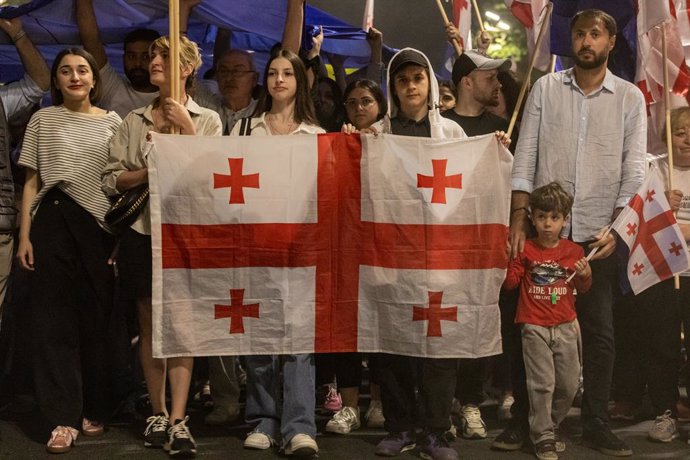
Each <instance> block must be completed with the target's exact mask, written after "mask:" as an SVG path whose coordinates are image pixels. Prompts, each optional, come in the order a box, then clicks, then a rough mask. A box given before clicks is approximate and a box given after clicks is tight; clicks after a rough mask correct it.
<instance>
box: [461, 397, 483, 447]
mask: <svg viewBox="0 0 690 460" xmlns="http://www.w3.org/2000/svg"><path fill="white" fill-rule="evenodd" d="M460 423H461V424H462V437H463V438H465V439H484V438H486V424H485V423H484V420H482V413H481V412H480V411H479V408H478V407H477V406H475V405H474V404H467V405H464V406H462V410H461V411H460Z"/></svg>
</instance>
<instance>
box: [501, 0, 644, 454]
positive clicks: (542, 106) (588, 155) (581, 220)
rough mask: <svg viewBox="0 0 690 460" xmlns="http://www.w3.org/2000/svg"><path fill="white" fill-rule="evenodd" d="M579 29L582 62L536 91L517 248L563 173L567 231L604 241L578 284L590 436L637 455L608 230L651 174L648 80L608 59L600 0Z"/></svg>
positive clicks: (514, 214) (611, 34)
mask: <svg viewBox="0 0 690 460" xmlns="http://www.w3.org/2000/svg"><path fill="white" fill-rule="evenodd" d="M570 32H571V39H572V49H573V56H574V59H575V66H574V67H573V68H571V69H568V70H565V71H563V72H558V73H552V74H549V75H546V76H544V77H542V78H540V79H539V80H538V81H537V82H536V83H535V85H534V89H533V90H532V93H531V94H530V96H529V99H528V100H527V105H526V108H525V112H524V116H523V120H522V126H521V129H520V140H519V142H518V145H517V148H516V151H515V162H514V164H513V197H512V203H511V209H512V211H511V222H510V244H511V256H512V257H513V258H515V257H517V256H518V254H519V253H521V252H522V251H523V249H524V244H525V238H526V236H527V233H528V231H529V221H528V215H529V210H528V200H529V194H530V193H531V191H532V190H533V189H535V188H537V187H540V186H542V185H545V184H547V183H549V182H552V181H555V182H558V183H559V184H560V185H561V186H562V187H563V188H564V189H565V190H566V191H567V192H568V193H570V194H571V195H573V196H574V197H575V201H574V204H573V209H572V213H571V215H570V216H569V222H568V223H567V225H566V226H565V227H564V229H563V232H562V233H561V236H562V237H566V238H569V239H571V240H573V241H575V242H576V243H578V244H580V245H581V246H582V247H583V248H584V249H585V252H589V251H592V250H593V249H596V250H598V252H597V253H596V254H595V255H594V257H592V259H591V262H590V264H591V267H592V274H593V275H592V276H593V285H592V289H591V290H590V291H589V292H587V293H584V294H582V293H581V294H579V295H578V296H577V304H576V307H577V316H578V321H579V322H580V327H581V328H582V342H583V343H582V345H583V366H584V367H583V372H584V396H583V400H582V425H583V430H582V441H583V444H585V445H588V446H590V447H593V448H595V449H597V450H599V451H600V452H602V453H604V454H606V455H612V456H630V455H632V450H631V449H630V448H629V447H628V446H627V445H626V444H625V442H623V441H622V440H621V439H619V438H618V437H617V436H616V435H615V434H613V433H612V432H611V429H610V428H609V425H608V421H607V420H608V414H607V405H608V400H609V391H610V387H611V377H612V373H613V361H614V355H615V351H614V336H613V324H612V303H613V302H612V300H613V299H612V297H613V293H614V291H613V290H614V289H615V287H616V286H617V276H616V275H617V264H616V259H615V257H613V256H612V254H613V253H614V250H615V248H616V238H615V236H614V235H613V234H610V233H606V232H605V231H604V230H605V228H606V227H607V226H608V225H609V224H610V223H611V222H612V221H613V219H615V217H616V216H617V215H618V214H619V212H620V211H621V209H622V208H623V207H624V206H625V205H626V203H627V202H628V201H629V199H630V198H631V197H632V196H633V195H634V194H635V192H636V191H637V189H638V187H639V186H640V184H641V183H642V180H643V179H644V175H645V169H646V168H645V166H646V165H645V155H646V154H645V152H646V141H647V115H646V110H645V103H644V97H643V95H642V93H641V92H640V90H639V89H637V87H635V86H634V85H632V84H630V83H628V82H626V81H624V80H622V79H620V78H618V77H616V76H614V75H613V74H612V73H611V72H610V71H609V70H608V69H607V68H606V64H607V62H608V56H609V53H610V52H611V50H612V49H613V46H614V45H615V42H616V33H617V28H616V22H615V20H614V19H613V18H612V17H611V16H610V15H608V14H606V13H604V12H603V11H600V10H593V9H592V10H585V11H580V12H578V13H577V14H576V15H575V16H574V17H573V18H572V20H571V22H570ZM516 365H517V364H516ZM578 365H579V363H573V366H578ZM518 383H519V382H514V383H513V384H514V385H516V384H518ZM528 384H529V382H528ZM523 385H524V382H523ZM516 404H517V403H516ZM523 439H526V437H525V433H519V432H517V431H513V432H510V430H506V431H504V432H503V433H502V434H501V435H499V437H498V438H496V440H495V441H494V444H493V445H494V447H497V448H502V449H504V450H508V448H512V449H513V450H514V449H516V448H518V449H519V448H520V447H521V445H522V441H523ZM557 444H558V443H557ZM561 447H564V445H563V444H561Z"/></svg>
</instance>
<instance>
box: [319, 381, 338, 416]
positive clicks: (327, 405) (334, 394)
mask: <svg viewBox="0 0 690 460" xmlns="http://www.w3.org/2000/svg"><path fill="white" fill-rule="evenodd" d="M323 408H324V409H326V410H327V411H330V412H338V411H339V410H340V409H342V408H343V400H342V398H341V397H340V393H338V389H337V388H336V387H335V385H328V393H327V394H326V400H325V401H324V403H323Z"/></svg>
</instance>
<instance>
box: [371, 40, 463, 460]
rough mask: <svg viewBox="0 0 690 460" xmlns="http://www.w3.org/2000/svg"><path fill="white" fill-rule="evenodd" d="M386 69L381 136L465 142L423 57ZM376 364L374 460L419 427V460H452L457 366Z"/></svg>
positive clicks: (403, 57)
mask: <svg viewBox="0 0 690 460" xmlns="http://www.w3.org/2000/svg"><path fill="white" fill-rule="evenodd" d="M388 69H389V71H388V85H389V87H388V100H389V104H388V115H386V117H385V118H384V120H383V132H384V133H392V134H398V135H402V136H417V137H432V138H438V139H451V138H465V137H467V136H466V135H465V132H464V131H463V130H462V128H461V127H460V126H459V125H458V124H457V123H455V122H453V121H451V120H448V119H447V118H443V117H442V116H441V113H440V111H439V109H438V107H437V106H436V101H438V82H437V81H436V77H435V76H434V72H433V70H432V68H431V64H430V63H429V60H428V59H427V57H426V56H425V55H424V54H422V53H421V52H419V51H417V50H415V49H412V48H404V49H402V50H400V51H399V52H398V53H397V54H396V55H395V56H393V59H392V60H391V61H390V64H389V68H388ZM380 362H381V371H380V377H379V379H380V384H381V400H382V403H383V414H384V417H385V419H386V422H385V425H384V427H385V428H386V430H387V431H388V432H389V434H388V435H387V436H386V437H385V438H384V439H383V440H382V441H381V442H380V443H379V444H378V445H377V446H376V454H377V455H382V456H388V457H392V456H395V455H398V454H400V453H402V452H405V451H407V450H411V449H414V448H415V445H416V441H415V429H416V428H419V427H420V426H419V425H421V428H423V429H424V436H423V440H422V442H421V445H420V455H421V456H422V458H426V459H432V460H456V459H458V453H457V452H456V451H455V450H454V449H452V448H451V447H449V446H448V443H447V441H446V440H445V438H444V433H445V431H446V430H447V429H448V428H449V425H450V403H451V400H452V399H453V391H454V389H455V375H456V371H457V360H456V359H432V358H412V357H409V356H400V355H390V354H382V355H381V359H380ZM416 386H419V388H420V400H421V405H422V407H423V408H422V410H421V412H422V413H421V414H417V407H418V406H417V402H416V400H415V387H416Z"/></svg>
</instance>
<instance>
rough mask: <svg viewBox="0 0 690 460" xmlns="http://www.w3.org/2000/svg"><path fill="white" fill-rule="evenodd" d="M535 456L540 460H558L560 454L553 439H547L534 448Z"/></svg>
mask: <svg viewBox="0 0 690 460" xmlns="http://www.w3.org/2000/svg"><path fill="white" fill-rule="evenodd" d="M534 454H535V455H536V456H537V458H538V459H539V460H558V453H557V452H556V443H555V442H554V440H553V439H545V440H543V441H539V442H538V443H537V444H536V445H535V446H534Z"/></svg>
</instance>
